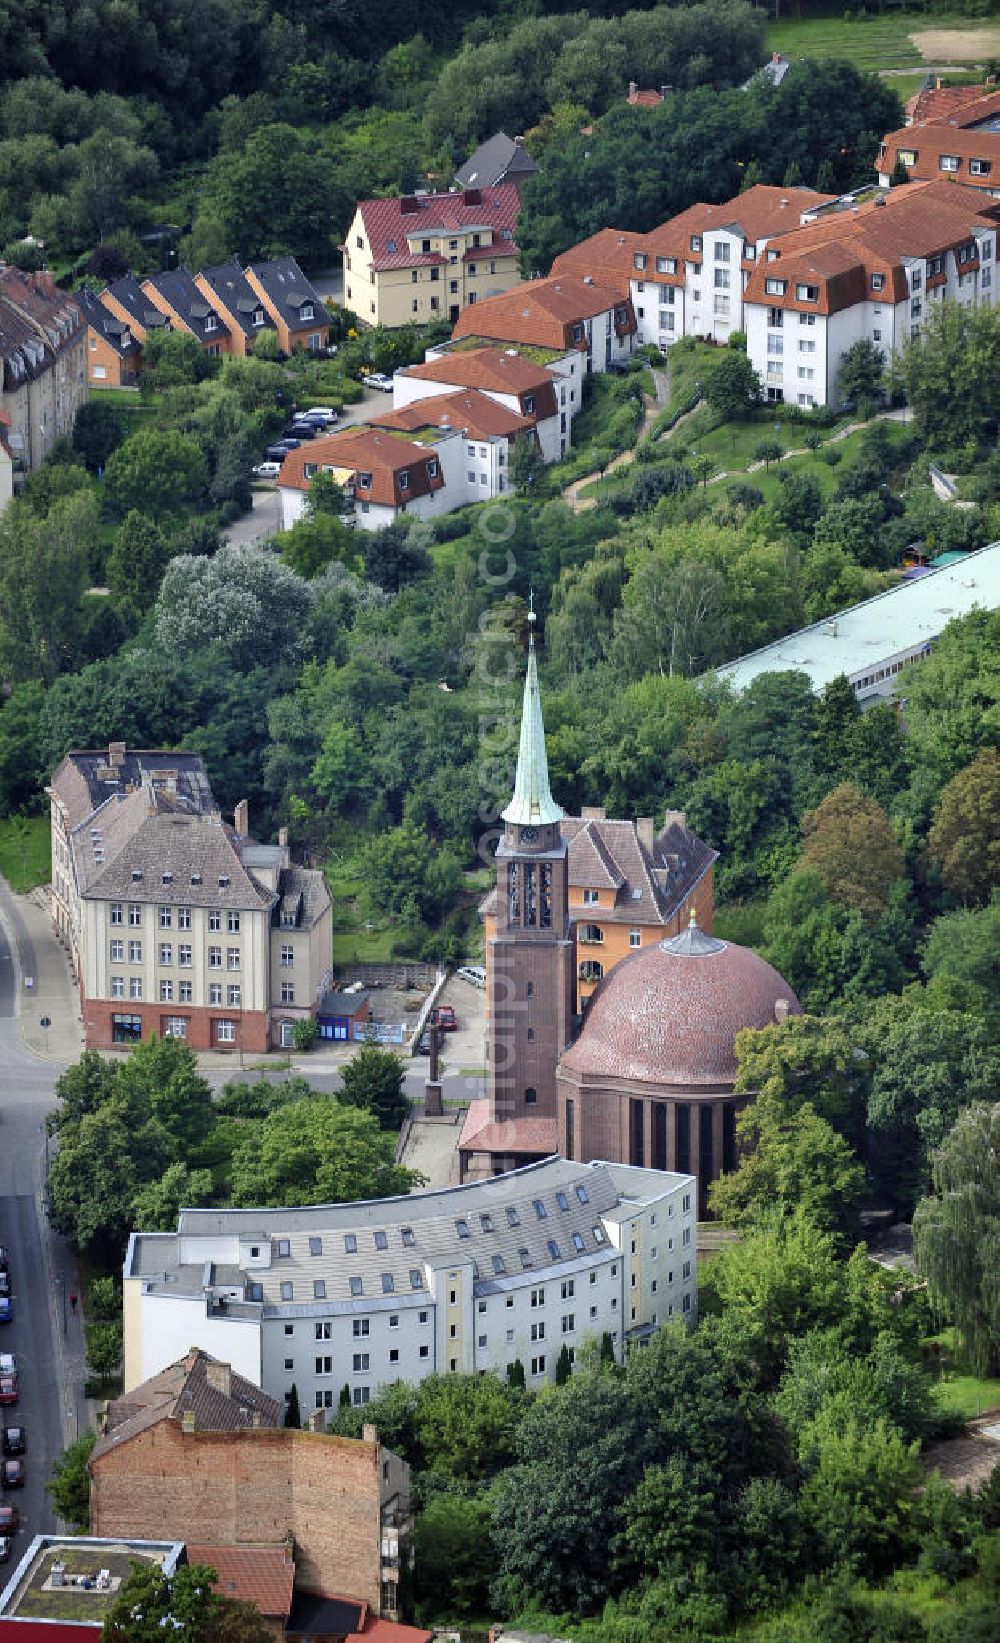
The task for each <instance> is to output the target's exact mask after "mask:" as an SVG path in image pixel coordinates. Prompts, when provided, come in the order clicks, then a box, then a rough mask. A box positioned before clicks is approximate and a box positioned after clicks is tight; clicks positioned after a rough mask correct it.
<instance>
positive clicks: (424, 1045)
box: [413, 1033, 431, 1055]
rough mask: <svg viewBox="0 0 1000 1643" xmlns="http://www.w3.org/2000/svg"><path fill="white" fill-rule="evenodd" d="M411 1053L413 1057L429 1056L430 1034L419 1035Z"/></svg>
mask: <svg viewBox="0 0 1000 1643" xmlns="http://www.w3.org/2000/svg"><path fill="white" fill-rule="evenodd" d="M413 1053H414V1055H430V1053H431V1035H430V1033H421V1034H420V1037H419V1038H418V1039H417V1042H416V1044H415V1045H414V1046H413Z"/></svg>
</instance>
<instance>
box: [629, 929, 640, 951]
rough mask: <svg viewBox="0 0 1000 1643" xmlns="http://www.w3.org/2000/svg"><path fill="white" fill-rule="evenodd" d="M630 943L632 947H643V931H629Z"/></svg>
mask: <svg viewBox="0 0 1000 1643" xmlns="http://www.w3.org/2000/svg"><path fill="white" fill-rule="evenodd" d="M628 944H629V946H630V947H641V946H642V931H641V930H630V931H629V933H628Z"/></svg>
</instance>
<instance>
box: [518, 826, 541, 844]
mask: <svg viewBox="0 0 1000 1643" xmlns="http://www.w3.org/2000/svg"><path fill="white" fill-rule="evenodd" d="M521 838H522V839H523V840H524V843H525V844H537V843H538V828H537V827H522V828H521Z"/></svg>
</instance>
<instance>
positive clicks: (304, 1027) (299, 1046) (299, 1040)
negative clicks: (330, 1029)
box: [292, 1016, 319, 1055]
mask: <svg viewBox="0 0 1000 1643" xmlns="http://www.w3.org/2000/svg"><path fill="white" fill-rule="evenodd" d="M318 1037H319V1028H318V1027H317V1025H316V1023H315V1021H314V1020H313V1019H312V1017H311V1016H309V1017H307V1018H306V1020H304V1021H293V1022H292V1049H293V1050H297V1051H298V1052H299V1054H300V1055H302V1054H305V1053H306V1052H308V1051H309V1050H311V1049H312V1047H313V1045H314V1044H315V1042H316V1040H317V1038H318Z"/></svg>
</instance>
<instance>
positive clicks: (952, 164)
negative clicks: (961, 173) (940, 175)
mask: <svg viewBox="0 0 1000 1643" xmlns="http://www.w3.org/2000/svg"><path fill="white" fill-rule="evenodd" d="M958 164H959V161H958V155H957V154H942V155H941V158H940V159H939V160H938V169H939V170H940V171H957V170H958Z"/></svg>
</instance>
